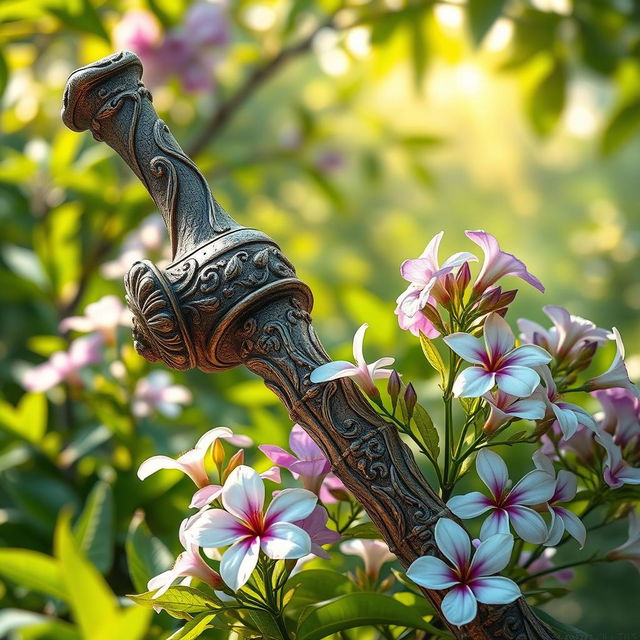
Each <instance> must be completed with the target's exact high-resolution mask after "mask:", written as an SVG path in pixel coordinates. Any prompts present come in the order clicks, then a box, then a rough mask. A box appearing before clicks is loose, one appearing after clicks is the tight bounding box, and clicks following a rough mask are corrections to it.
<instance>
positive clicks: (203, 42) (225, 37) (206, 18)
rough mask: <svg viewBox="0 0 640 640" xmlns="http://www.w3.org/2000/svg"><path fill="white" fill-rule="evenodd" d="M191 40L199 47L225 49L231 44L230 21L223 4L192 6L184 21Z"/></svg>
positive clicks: (210, 3)
mask: <svg viewBox="0 0 640 640" xmlns="http://www.w3.org/2000/svg"><path fill="white" fill-rule="evenodd" d="M184 27H185V30H186V32H187V35H188V37H189V39H190V40H191V41H192V42H193V43H194V44H195V45H196V46H198V47H224V46H226V45H228V44H229V40H230V33H229V19H228V18H227V14H226V12H225V8H224V6H223V4H222V3H213V2H197V3H195V4H192V5H191V6H190V7H189V9H188V11H187V14H186V15H185V19H184Z"/></svg>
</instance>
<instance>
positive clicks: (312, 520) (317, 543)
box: [293, 504, 340, 559]
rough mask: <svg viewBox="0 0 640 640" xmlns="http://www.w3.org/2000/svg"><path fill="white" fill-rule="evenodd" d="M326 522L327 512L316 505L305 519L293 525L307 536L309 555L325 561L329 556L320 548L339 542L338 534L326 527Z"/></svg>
mask: <svg viewBox="0 0 640 640" xmlns="http://www.w3.org/2000/svg"><path fill="white" fill-rule="evenodd" d="M328 520H329V516H328V514H327V510H326V509H325V508H324V507H323V506H321V505H319V504H318V505H316V506H315V508H314V510H313V511H312V512H311V513H310V514H309V515H308V516H307V517H306V518H303V519H302V520H297V521H296V522H294V523H293V524H295V525H296V526H298V527H300V528H301V529H303V530H304V531H306V532H307V533H308V534H309V538H310V539H311V553H312V554H314V555H316V556H318V557H319V558H325V559H326V558H328V557H329V554H328V553H327V552H326V551H325V550H324V549H323V548H322V545H323V544H334V543H335V542H338V540H340V534H339V533H338V532H337V531H334V530H333V529H329V527H327V521H328Z"/></svg>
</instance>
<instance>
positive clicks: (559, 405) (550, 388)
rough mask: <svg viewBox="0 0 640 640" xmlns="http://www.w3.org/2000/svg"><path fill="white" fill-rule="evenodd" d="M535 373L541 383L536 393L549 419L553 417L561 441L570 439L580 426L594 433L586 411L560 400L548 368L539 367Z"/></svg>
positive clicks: (595, 426)
mask: <svg viewBox="0 0 640 640" xmlns="http://www.w3.org/2000/svg"><path fill="white" fill-rule="evenodd" d="M536 371H537V372H538V373H539V374H540V377H541V378H542V383H543V384H542V385H541V386H540V387H538V389H537V390H536V393H537V394H538V395H539V396H540V397H541V398H542V399H543V400H544V402H545V403H546V405H547V407H548V409H549V413H550V415H551V418H553V417H555V419H556V422H557V424H558V426H559V427H560V431H561V432H562V439H563V440H568V439H569V438H571V437H572V436H573V435H574V434H575V433H576V431H577V430H578V427H579V426H580V425H582V426H584V427H587V428H588V429H592V430H594V431H595V430H596V429H597V425H596V422H595V420H594V419H593V417H592V416H591V414H590V413H589V412H588V411H585V410H584V409H583V408H582V407H580V406H579V405H577V404H573V403H571V402H565V401H564V400H562V396H561V394H560V393H558V387H557V385H556V383H555V380H554V379H553V375H552V374H551V370H550V369H549V367H548V366H546V365H541V366H539V367H537V368H536ZM554 424H555V423H554Z"/></svg>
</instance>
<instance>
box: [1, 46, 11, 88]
mask: <svg viewBox="0 0 640 640" xmlns="http://www.w3.org/2000/svg"><path fill="white" fill-rule="evenodd" d="M7 84H9V66H8V65H7V61H6V60H5V57H4V56H3V55H2V51H0V98H2V94H3V93H4V90H5V89H6V88H7Z"/></svg>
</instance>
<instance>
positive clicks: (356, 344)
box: [311, 323, 395, 396]
mask: <svg viewBox="0 0 640 640" xmlns="http://www.w3.org/2000/svg"><path fill="white" fill-rule="evenodd" d="M368 327H369V325H368V324H366V323H365V324H363V325H362V326H361V327H360V328H359V329H358V330H357V331H356V334H355V336H354V337H353V358H354V360H355V364H353V363H351V362H347V361H345V360H336V361H335V362H327V364H323V365H321V366H319V367H318V368H317V369H314V370H313V371H312V372H311V382H315V383H317V382H328V381H329V380H337V379H338V378H353V379H354V380H355V381H356V382H357V383H358V385H360V387H362V389H363V390H364V391H365V392H366V393H367V394H368V395H371V396H376V395H378V390H377V389H376V385H375V382H374V381H375V380H377V379H379V378H388V377H389V376H390V375H391V373H392V370H391V369H384V368H383V367H387V366H389V365H391V364H393V363H394V362H395V358H380V359H379V360H376V361H375V362H373V363H371V364H367V362H366V360H365V359H364V353H363V342H364V334H365V332H366V330H367V328H368Z"/></svg>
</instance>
